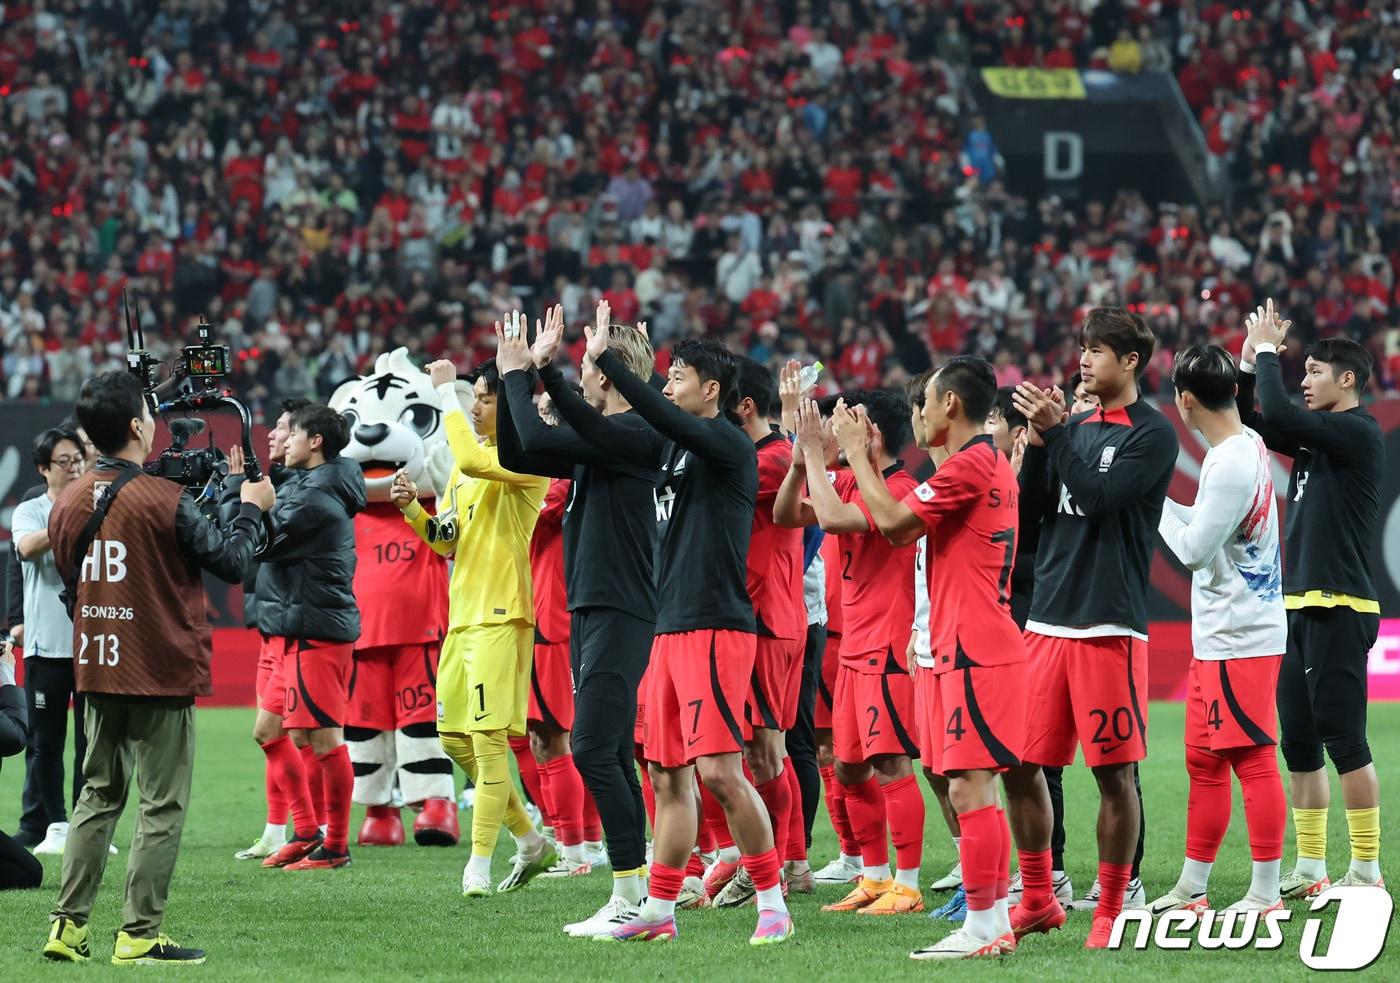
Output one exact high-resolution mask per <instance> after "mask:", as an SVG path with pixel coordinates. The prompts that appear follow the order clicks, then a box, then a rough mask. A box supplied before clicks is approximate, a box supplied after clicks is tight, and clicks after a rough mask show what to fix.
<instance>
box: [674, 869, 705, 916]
mask: <svg viewBox="0 0 1400 983" xmlns="http://www.w3.org/2000/svg"><path fill="white" fill-rule="evenodd" d="M709 903H710V899H709V898H707V897H706V896H705V882H704V881H702V880H701V879H700V878H698V877H687V878H686V879H685V880H684V881H682V882H681V893H680V894H678V895H676V907H677V908H678V909H680V910H682V911H685V910H687V909H690V908H704V907H707V906H708V905H709Z"/></svg>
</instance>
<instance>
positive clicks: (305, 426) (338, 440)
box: [291, 403, 350, 461]
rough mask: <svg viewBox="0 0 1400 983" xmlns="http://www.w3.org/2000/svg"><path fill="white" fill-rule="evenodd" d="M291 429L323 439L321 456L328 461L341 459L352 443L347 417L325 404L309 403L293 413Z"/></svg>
mask: <svg viewBox="0 0 1400 983" xmlns="http://www.w3.org/2000/svg"><path fill="white" fill-rule="evenodd" d="M291 427H292V429H293V430H300V431H301V432H302V433H304V434H306V435H307V436H308V437H320V438H321V456H322V457H324V458H325V459H326V460H327V461H329V460H331V459H332V458H335V457H339V456H340V452H341V451H343V450H345V445H346V444H348V443H350V426H349V424H347V423H346V422H345V417H343V416H341V415H340V414H339V413H337V412H336V411H335V410H333V409H331V408H330V407H329V406H327V405H326V404H325V403H307V404H306V405H305V406H303V407H302V408H301V409H299V410H295V411H294V412H293V413H292V420H291Z"/></svg>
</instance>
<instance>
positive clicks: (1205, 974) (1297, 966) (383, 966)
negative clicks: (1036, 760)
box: [0, 704, 1400, 983]
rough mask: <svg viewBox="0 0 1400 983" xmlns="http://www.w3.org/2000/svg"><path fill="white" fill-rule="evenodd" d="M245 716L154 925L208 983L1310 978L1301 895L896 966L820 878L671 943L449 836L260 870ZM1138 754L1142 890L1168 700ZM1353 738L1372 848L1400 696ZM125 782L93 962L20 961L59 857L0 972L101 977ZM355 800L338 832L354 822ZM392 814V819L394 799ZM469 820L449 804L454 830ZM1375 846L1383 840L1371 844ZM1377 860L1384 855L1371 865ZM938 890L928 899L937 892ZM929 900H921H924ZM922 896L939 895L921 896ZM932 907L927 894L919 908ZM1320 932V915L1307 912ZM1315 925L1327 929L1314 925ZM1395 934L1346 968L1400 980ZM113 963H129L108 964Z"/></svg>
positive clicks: (1339, 847) (1394, 830) (1079, 859)
mask: <svg viewBox="0 0 1400 983" xmlns="http://www.w3.org/2000/svg"><path fill="white" fill-rule="evenodd" d="M252 716H253V715H252V712H251V711H250V710H212V709H211V710H201V711H200V713H199V748H198V764H197V768H196V772H195V783H194V795H193V799H192V802H191V807H190V815H189V820H188V822H187V824H186V827H185V837H184V846H183V850H182V852H181V855H180V863H179V867H178V868H177V870H176V872H175V880H174V885H173V887H172V890H171V897H170V905H169V910H168V913H167V917H166V923H165V929H166V931H167V932H168V933H169V934H170V935H172V936H173V937H174V938H175V939H176V940H177V941H179V942H181V943H183V944H186V945H192V946H198V947H201V948H204V949H206V950H208V953H209V961H208V963H207V964H206V965H205V966H204V967H203V968H201V969H191V970H188V972H191V973H195V974H200V973H202V974H204V975H206V976H207V977H209V978H211V979H218V980H221V981H222V980H256V981H259V983H266V981H268V980H297V981H315V980H378V979H414V980H429V979H432V980H436V979H442V980H449V979H451V980H462V979H473V980H488V981H496V980H529V981H553V980H559V981H583V980H607V981H619V980H692V981H704V983H713V981H722V980H764V981H778V980H804V981H808V983H810V981H815V980H881V981H885V980H892V979H921V978H932V977H934V976H937V975H940V974H946V973H949V972H956V973H957V974H958V977H959V979H962V980H979V979H997V980H1013V979H1015V980H1022V979H1024V980H1036V981H1040V983H1046V981H1052V980H1112V979H1123V978H1127V977H1128V976H1129V974H1132V976H1133V977H1135V978H1137V979H1139V980H1154V981H1156V980H1202V979H1217V980H1227V979H1228V980H1265V979H1267V980H1282V979H1293V978H1299V977H1302V976H1304V975H1311V974H1310V971H1309V970H1307V969H1306V968H1305V967H1304V966H1303V964H1302V962H1301V961H1300V960H1299V956H1298V943H1299V939H1300V936H1301V932H1302V921H1303V909H1304V905H1302V904H1301V903H1294V904H1293V906H1292V907H1293V909H1294V912H1295V913H1294V916H1293V921H1292V922H1290V924H1289V925H1287V926H1286V941H1285V942H1284V945H1283V946H1282V948H1281V949H1278V950H1275V951H1272V952H1258V951H1239V952H1226V951H1214V952H1206V951H1202V950H1200V949H1199V948H1194V947H1193V949H1191V950H1190V951H1187V952H1164V951H1159V950H1155V949H1149V950H1147V951H1143V952H1132V951H1126V952H1117V953H1107V952H1093V953H1091V952H1085V951H1084V950H1083V948H1082V945H1083V941H1084V937H1085V935H1086V934H1087V932H1088V927H1089V916H1088V915H1087V914H1074V915H1071V916H1070V921H1069V923H1068V924H1067V925H1066V927H1065V928H1064V929H1062V930H1060V931H1059V932H1056V933H1054V934H1053V935H1050V936H1034V937H1032V938H1030V939H1027V940H1026V941H1025V942H1024V943H1023V944H1022V946H1021V949H1020V950H1019V951H1018V952H1017V953H1016V954H1015V955H1013V956H1011V957H1009V958H1005V959H1000V960H987V961H985V962H980V963H977V964H971V963H964V964H961V965H958V966H956V967H948V966H936V965H930V964H928V963H915V962H911V961H910V960H909V959H908V958H907V957H908V953H909V951H910V950H911V949H913V948H917V947H918V946H920V945H923V944H927V943H928V942H931V941H933V940H934V939H936V938H938V937H939V936H940V935H941V934H943V933H944V932H945V931H946V928H944V927H942V926H944V925H945V923H934V922H931V921H929V919H928V918H926V917H924V916H922V915H912V916H908V917H902V918H869V917H861V916H854V915H827V914H822V913H821V912H820V911H819V910H818V909H819V907H820V905H821V904H823V903H825V902H826V901H829V900H831V899H833V898H834V897H836V896H837V895H838V894H839V889H838V888H834V887H831V888H824V889H819V890H818V893H817V894H816V895H815V896H794V898H793V901H792V907H793V913H794V917H795V920H796V923H797V930H798V934H797V937H796V938H795V939H794V940H793V942H792V943H791V944H788V945H783V946H776V947H771V948H764V949H753V948H751V947H750V946H749V945H748V944H747V942H748V936H749V933H750V931H751V930H752V928H753V921H754V913H753V909H752V908H748V909H741V910H738V911H696V912H682V913H681V915H680V918H679V923H680V929H681V937H680V939H679V940H678V941H676V942H674V943H670V944H652V945H637V946H622V945H610V944H606V943H600V942H591V941H576V940H573V939H569V938H567V937H566V936H564V935H563V934H562V933H561V931H560V927H561V926H562V925H563V924H564V923H565V922H568V921H573V920H576V919H580V918H584V917H586V916H588V915H590V914H592V912H593V910H594V909H595V908H596V907H597V906H598V905H599V904H600V903H601V902H602V901H603V899H604V898H605V896H606V892H607V888H608V880H607V878H608V875H607V873H605V872H599V873H595V874H593V875H591V876H589V877H584V878H576V879H572V880H568V881H540V882H536V883H535V884H532V885H530V886H529V887H528V888H526V889H525V890H523V891H520V892H517V893H515V894H511V895H505V896H497V897H493V898H490V899H488V900H485V901H470V900H467V899H464V898H463V897H461V895H460V887H459V886H460V881H461V872H462V866H463V864H464V863H465V862H466V858H467V851H468V847H467V846H466V845H465V844H464V845H462V846H459V847H457V848H456V849H452V850H444V849H423V848H419V847H416V846H412V845H409V846H405V847H401V848H397V849H389V850H385V849H379V850H371V849H360V850H355V851H354V853H355V864H354V866H353V867H352V868H351V869H349V870H346V871H338V872H325V873H319V874H289V873H286V872H283V871H277V870H262V869H261V868H259V867H258V866H257V865H256V864H255V863H240V862H237V861H235V860H234V859H233V854H234V852H235V851H236V850H238V849H240V848H242V847H244V846H247V844H248V843H250V842H251V841H252V840H253V838H254V837H255V835H256V834H257V833H258V832H259V831H260V830H261V828H262V823H263V806H262V801H263V798H262V790H263V771H262V756H261V755H260V754H259V753H258V752H257V749H256V748H255V747H254V745H253V741H252V738H251V736H250V730H251V727H252ZM1151 726H1152V753H1151V756H1150V757H1149V758H1148V760H1147V761H1146V763H1145V764H1144V766H1143V774H1142V785H1143V794H1144V796H1145V797H1146V807H1147V817H1148V818H1147V823H1148V826H1147V829H1148V838H1147V859H1146V862H1145V863H1144V865H1143V877H1144V880H1145V881H1146V883H1147V890H1148V894H1149V897H1155V896H1156V895H1157V894H1159V893H1161V892H1163V891H1165V890H1167V889H1168V888H1169V887H1171V885H1172V884H1173V883H1174V881H1175V878H1176V875H1177V872H1178V870H1179V867H1180V863H1181V856H1182V844H1183V842H1184V835H1185V821H1186V793H1187V779H1186V770H1185V766H1184V764H1183V751H1182V746H1181V733H1182V710H1181V707H1180V705H1175V704H1154V705H1153V706H1152V709H1151ZM1370 735H1371V743H1372V746H1373V747H1374V748H1376V749H1377V752H1378V754H1379V756H1380V762H1379V766H1380V769H1381V783H1382V788H1383V789H1384V790H1385V808H1384V809H1383V811H1382V814H1381V816H1382V822H1383V823H1384V826H1385V829H1384V835H1383V846H1384V848H1385V849H1389V850H1392V851H1393V849H1394V845H1395V844H1396V843H1397V837H1400V822H1397V813H1400V808H1397V801H1400V800H1397V796H1400V759H1398V758H1397V756H1396V754H1395V749H1396V747H1397V746H1400V705H1389V704H1377V705H1375V706H1373V707H1372V710H1371V726H1370ZM22 772H23V769H22V767H20V765H19V762H18V761H17V760H15V759H11V760H10V761H8V762H6V767H5V768H4V770H3V772H0V803H3V808H4V810H5V811H4V825H5V827H6V828H11V829H12V828H13V823H14V821H15V819H16V818H17V815H18V810H19V793H20V781H21V776H22ZM1065 787H1066V795H1067V797H1068V807H1067V812H1068V830H1069V847H1068V851H1067V864H1068V867H1069V871H1070V874H1071V876H1072V877H1073V879H1074V884H1075V887H1076V890H1077V891H1082V890H1083V889H1084V888H1085V887H1087V886H1088V885H1089V883H1090V881H1092V879H1093V871H1094V867H1095V862H1096V858H1095V852H1094V846H1093V834H1094V818H1095V813H1096V799H1095V793H1094V790H1093V785H1092V778H1091V776H1090V775H1089V774H1088V773H1087V772H1086V771H1085V770H1084V769H1083V768H1078V767H1077V768H1074V769H1071V770H1070V771H1069V772H1067V773H1066V776H1065ZM135 806H136V795H135V792H134V790H133V794H132V796H131V801H130V803H129V805H128V808H127V814H126V816H125V817H124V818H123V820H122V822H121V825H120V826H119V827H118V831H117V839H116V843H117V845H118V847H119V848H120V849H121V855H120V856H117V857H113V858H112V861H111V863H109V864H108V866H107V876H106V882H105V884H104V885H103V889H102V892H101V894H100V896H99V898H98V902H97V907H96V909H95V911H94V912H93V917H92V922H91V928H92V932H93V936H92V938H93V946H92V948H93V956H94V958H93V961H92V962H91V963H89V964H88V965H86V966H82V967H73V966H65V965H59V964H49V963H47V962H46V961H45V960H44V959H42V957H41V956H40V955H39V951H40V948H41V947H42V944H43V941H44V939H45V935H46V932H47V924H48V923H47V917H46V916H47V913H48V911H49V909H50V907H51V906H52V904H53V901H54V897H55V894H56V892H57V886H58V877H59V858H45V874H44V885H43V887H42V888H41V889H39V890H38V891H29V892H6V893H4V894H0V980H4V981H11V980H13V981H31V980H39V979H46V980H47V979H58V978H70V977H77V976H81V978H84V979H95V978H97V977H100V976H105V975H106V974H108V973H119V972H121V971H120V970H117V969H116V967H112V966H110V965H108V964H107V960H108V958H110V956H111V951H112V937H113V934H114V932H115V930H116V927H117V923H118V920H119V917H120V905H121V889H122V881H123V876H124V873H125V867H126V853H127V845H128V843H129V842H130V839H131V833H132V816H133V814H134V812H135ZM360 814H361V811H360V810H359V809H358V808H357V809H356V813H355V817H354V819H353V821H352V825H351V832H352V836H353V832H354V830H355V829H356V828H357V827H358V824H359V820H360ZM405 815H408V814H407V813H405ZM468 821H469V817H468V816H466V815H464V816H463V826H464V828H465V827H466V826H467V824H468ZM928 829H929V832H930V836H929V845H928V847H927V849H926V851H925V857H924V870H923V874H924V876H923V880H924V883H925V884H927V883H929V882H930V881H931V880H933V879H934V878H936V877H938V876H941V875H942V874H943V873H944V872H945V871H946V870H947V868H948V866H949V865H950V864H951V863H952V862H953V850H952V845H951V844H950V843H949V842H948V839H947V837H946V836H945V835H943V832H942V826H941V823H940V822H939V821H938V819H937V817H936V813H935V812H934V810H933V808H932V807H930V810H929V823H928ZM1291 843H1292V826H1291V823H1290V826H1289V833H1288V838H1287V842H1286V843H1285V849H1284V857H1285V865H1287V864H1288V863H1290V862H1291V859H1292V846H1291ZM834 845H835V844H834V837H833V835H832V833H831V829H830V826H829V824H828V823H827V821H826V818H825V814H824V813H823V814H821V815H819V816H818V819H817V829H816V842H815V844H814V845H813V850H812V858H813V861H814V862H815V863H816V864H820V863H823V862H825V861H826V860H827V859H829V858H830V857H831V855H832V851H833V849H834ZM511 852H512V849H511V845H510V843H509V838H508V837H505V836H503V841H502V844H501V846H500V847H499V849H498V851H497V858H496V871H495V873H496V875H497V876H498V877H500V876H504V874H505V872H506V869H507V868H506V862H507V858H508V857H509V855H510V854H511ZM1347 855H1348V854H1347V838H1346V825H1345V822H1344V821H1343V817H1342V812H1341V805H1340V798H1339V797H1338V793H1337V791H1336V786H1335V782H1334V786H1333V808H1332V814H1331V823H1330V825H1329V856H1330V860H1331V872H1332V874H1333V876H1338V875H1340V874H1341V873H1343V872H1344V870H1345V865H1346V858H1347ZM1390 855H1391V856H1393V855H1394V854H1393V852H1392V853H1391V854H1390ZM1389 871H1390V873H1392V874H1396V875H1397V876H1400V874H1397V868H1396V867H1395V866H1394V865H1393V864H1392V865H1390V866H1389ZM1248 881H1249V855H1248V845H1247V842H1246V839H1245V827H1244V820H1243V813H1242V807H1241V806H1240V804H1239V798H1238V789H1237V790H1236V803H1235V822H1234V823H1233V824H1232V825H1231V828H1230V833H1229V836H1228V837H1227V838H1226V841H1225V846H1224V849H1223V850H1222V852H1221V856H1220V858H1219V861H1218V863H1217V864H1216V871H1215V875H1214V878H1213V880H1212V884H1211V887H1212V892H1211V896H1212V899H1213V900H1215V901H1216V903H1217V904H1218V905H1219V906H1222V907H1223V906H1224V905H1225V904H1228V903H1230V902H1232V901H1234V900H1235V899H1237V898H1238V897H1240V896H1241V895H1243V894H1244V892H1245V890H1246V888H1247V886H1248ZM940 897H942V896H940ZM929 900H935V899H933V898H930V899H929ZM936 903H941V901H936ZM931 907H932V906H931ZM1325 918H1326V919H1327V924H1328V926H1329V928H1330V919H1331V915H1330V913H1329V914H1328V915H1326V916H1325ZM1323 937H1324V939H1325V938H1326V937H1327V932H1326V931H1324V933H1323ZM1398 950H1400V941H1397V940H1396V939H1394V938H1392V939H1391V944H1390V946H1389V947H1388V950H1387V951H1386V952H1385V953H1383V954H1382V956H1381V958H1380V960H1379V961H1378V962H1377V963H1376V964H1375V965H1373V966H1372V967H1371V968H1370V969H1369V970H1367V971H1365V975H1366V976H1368V977H1375V978H1387V979H1395V978H1397V977H1400V951H1398ZM126 972H127V973H129V972H130V970H126Z"/></svg>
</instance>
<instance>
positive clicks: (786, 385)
mask: <svg viewBox="0 0 1400 983" xmlns="http://www.w3.org/2000/svg"><path fill="white" fill-rule="evenodd" d="M801 377H802V366H801V364H800V363H799V362H798V361H797V359H795V358H790V359H788V360H787V363H786V364H785V365H784V366H783V367H782V368H781V369H779V370H778V398H779V399H781V400H782V404H783V430H785V431H786V432H788V433H796V432H797V407H798V404H799V403H801V402H802V378H801Z"/></svg>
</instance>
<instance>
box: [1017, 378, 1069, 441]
mask: <svg viewBox="0 0 1400 983" xmlns="http://www.w3.org/2000/svg"><path fill="white" fill-rule="evenodd" d="M1056 392H1058V389H1057V390H1056ZM1064 398H1065V397H1064V393H1060V394H1059V396H1058V398H1057V397H1056V396H1055V394H1054V392H1050V393H1047V392H1045V390H1043V389H1041V388H1040V387H1039V386H1037V385H1035V384H1034V383H1030V382H1023V383H1021V384H1020V385H1019V386H1017V387H1016V391H1015V392H1013V393H1012V394H1011V402H1012V405H1014V406H1015V407H1016V409H1017V410H1019V411H1020V412H1021V415H1022V416H1024V417H1025V418H1026V421H1027V422H1028V423H1030V425H1031V427H1032V428H1033V429H1034V430H1035V432H1036V434H1037V435H1038V434H1041V433H1044V432H1045V431H1046V430H1049V429H1050V428H1051V427H1053V426H1056V425H1057V424H1059V423H1060V422H1061V421H1062V420H1063V419H1064V413H1065V409H1064Z"/></svg>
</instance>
